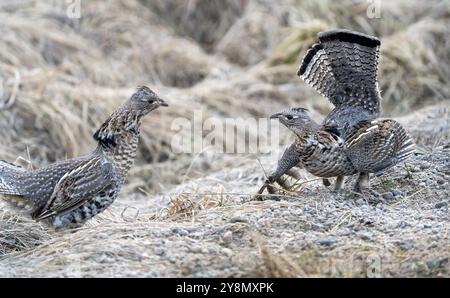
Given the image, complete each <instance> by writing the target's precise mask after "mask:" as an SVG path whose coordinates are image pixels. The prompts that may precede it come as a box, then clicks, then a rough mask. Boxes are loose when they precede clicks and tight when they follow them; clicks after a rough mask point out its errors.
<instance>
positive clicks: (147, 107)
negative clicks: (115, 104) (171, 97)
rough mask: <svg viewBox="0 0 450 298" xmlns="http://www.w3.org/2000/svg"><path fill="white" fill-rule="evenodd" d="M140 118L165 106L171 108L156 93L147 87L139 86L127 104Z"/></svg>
mask: <svg viewBox="0 0 450 298" xmlns="http://www.w3.org/2000/svg"><path fill="white" fill-rule="evenodd" d="M126 104H127V106H128V108H130V109H132V110H133V111H134V112H136V113H137V114H138V115H139V116H145V115H147V114H148V113H150V112H151V111H153V110H155V109H157V108H159V107H161V106H163V107H167V106H169V105H168V104H167V103H166V102H165V101H164V100H162V99H161V98H160V97H159V96H158V95H156V93H155V92H153V91H152V90H151V89H150V88H148V87H146V86H139V87H138V88H137V90H136V92H135V93H134V94H133V95H131V97H130V99H129V100H128V102H127V103H126Z"/></svg>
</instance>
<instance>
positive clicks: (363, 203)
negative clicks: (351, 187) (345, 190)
mask: <svg viewBox="0 0 450 298" xmlns="http://www.w3.org/2000/svg"><path fill="white" fill-rule="evenodd" d="M365 204H366V201H364V200H363V199H358V200H356V205H357V206H362V205H365Z"/></svg>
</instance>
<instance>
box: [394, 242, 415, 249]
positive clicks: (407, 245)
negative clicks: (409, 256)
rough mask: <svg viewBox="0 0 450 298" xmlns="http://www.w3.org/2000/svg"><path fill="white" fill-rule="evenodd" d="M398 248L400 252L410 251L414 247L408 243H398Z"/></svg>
mask: <svg viewBox="0 0 450 298" xmlns="http://www.w3.org/2000/svg"><path fill="white" fill-rule="evenodd" d="M398 247H400V249H401V250H410V249H411V248H413V247H414V245H413V244H412V243H410V242H400V243H399V244H398Z"/></svg>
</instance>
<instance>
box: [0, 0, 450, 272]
mask: <svg viewBox="0 0 450 298" xmlns="http://www.w3.org/2000/svg"><path fill="white" fill-rule="evenodd" d="M368 4H369V3H368V2H367V1H364V0H359V1H353V0H351V1H350V0H349V1H340V2H339V3H337V2H336V1H331V0H330V1H312V0H311V1H310V0H306V1H297V0H283V1H265V0H257V1H246V0H245V1H241V0H230V1H220V0H217V1H216V0H214V1H210V0H189V1H176V0H167V1H166V0H164V1H163V0H142V1H113V2H111V3H110V2H104V1H82V7H81V13H82V18H80V19H70V18H68V17H67V15H66V8H67V7H66V3H65V2H64V1H56V0H54V1H45V2H44V1H37V0H24V1H19V2H11V1H6V0H5V1H1V0H0V18H1V20H2V26H1V27H0V36H1V37H0V79H1V82H3V86H2V87H3V88H2V90H3V91H4V92H3V93H4V94H3V96H2V97H0V138H1V139H2V143H1V144H0V159H5V160H9V161H14V160H16V159H17V158H18V157H21V158H20V159H21V160H23V159H26V160H29V161H31V164H32V166H34V167H38V166H42V165H45V164H48V163H49V162H53V161H55V160H59V159H64V158H67V157H72V156H76V155H80V154H83V153H87V152H89V151H90V150H91V149H93V147H94V146H95V144H94V142H93V140H92V138H91V135H92V133H93V132H94V131H95V129H96V128H97V127H98V125H99V124H100V123H101V122H102V121H103V120H104V119H105V117H106V116H107V115H108V114H109V113H110V112H112V110H113V109H114V107H115V106H118V105H119V104H120V103H121V102H122V101H123V100H124V99H125V98H127V97H128V96H129V95H130V94H131V93H132V92H133V90H134V88H135V87H136V86H137V85H142V84H144V85H149V86H150V87H151V88H153V89H155V90H156V91H157V92H158V94H160V95H161V97H163V98H164V99H166V100H167V101H168V102H169V104H170V108H168V109H160V110H158V111H155V113H153V114H152V115H151V116H149V117H147V118H146V119H145V121H144V124H143V127H142V137H141V144H140V148H139V150H140V151H139V154H138V160H137V161H136V166H135V168H134V169H133V170H132V172H131V175H130V179H129V183H128V184H127V185H126V186H125V187H124V190H123V191H122V194H121V198H120V199H119V200H118V201H117V202H116V203H115V204H114V205H113V206H112V208H111V209H109V210H108V211H107V212H105V213H104V214H101V215H100V216H98V218H96V219H95V220H93V221H92V222H90V223H89V224H88V225H86V226H85V227H83V228H81V229H79V230H77V231H73V232H71V233H60V232H55V231H53V230H51V229H49V228H48V227H45V226H43V225H40V224H37V223H35V222H34V221H31V220H29V219H27V217H24V216H22V215H17V214H16V213H14V212H10V211H8V210H4V209H2V211H0V268H1V269H0V276H37V275H42V276H114V275H123V276H270V277H294V276H305V275H306V276H349V275H356V276H365V275H366V269H367V268H366V267H367V262H364V261H360V260H361V258H363V259H364V260H365V258H366V257H367V255H370V253H371V252H376V253H378V254H379V255H381V256H382V257H383V260H386V261H387V263H388V265H387V268H389V270H392V272H388V273H389V274H388V275H391V276H402V275H406V276H417V275H424V276H428V275H433V276H438V275H439V274H440V275H444V276H445V275H446V274H447V275H448V271H445V270H446V269H445V268H444V269H443V268H440V267H439V268H435V269H433V270H434V271H432V272H431V271H430V270H428V269H426V268H423V266H424V265H423V264H424V261H426V260H427V259H429V258H435V259H442V250H440V249H439V246H438V247H432V248H428V247H426V246H420V247H419V248H418V249H417V250H414V249H413V250H412V251H411V252H405V251H400V250H399V249H398V248H397V247H396V246H395V245H394V244H392V243H390V242H388V241H392V242H394V241H396V240H398V239H397V238H398V237H406V236H403V235H406V234H407V235H410V234H411V235H413V234H414V233H416V231H413V230H408V233H409V234H408V233H406V234H405V233H403V232H402V233H400V234H401V236H391V235H388V232H392V231H397V230H396V229H395V228H390V227H388V228H387V231H385V232H382V231H381V232H380V231H378V232H379V233H378V232H377V233H378V234H376V237H377V238H376V239H375V240H373V241H374V242H373V243H370V241H366V242H368V243H366V242H364V243H363V244H361V241H360V240H359V239H354V238H342V239H344V240H345V243H342V242H341V243H340V244H343V245H342V246H341V247H342V249H337V248H336V249H335V248H330V249H328V248H323V247H318V246H317V244H315V242H314V241H315V240H311V239H316V238H318V237H328V236H329V234H330V233H331V231H332V232H333V233H340V232H342V233H343V231H345V229H350V228H348V225H349V224H354V225H355V226H356V227H357V228H361V227H360V226H359V225H358V222H355V218H357V216H355V215H354V214H353V213H350V214H351V216H350V217H345V216H344V215H346V216H348V214H349V213H348V212H349V211H348V210H346V209H345V208H344V209H345V210H334V209H333V210H334V212H330V214H327V216H328V217H332V222H330V223H329V225H330V227H329V228H327V229H325V228H324V229H323V230H320V228H315V227H313V226H312V223H314V218H306V215H305V213H302V212H301V210H303V208H304V205H305V204H306V203H305V202H307V203H308V204H309V205H310V206H313V207H312V208H315V209H317V210H318V211H317V212H318V213H320V212H321V211H320V207H321V206H322V207H323V208H324V210H328V208H332V207H333V206H330V205H332V204H331V203H330V202H332V203H333V204H336V205H339V204H341V203H342V200H341V199H340V198H339V197H338V198H334V197H333V198H329V196H328V192H323V188H321V187H320V186H319V182H320V181H315V180H312V181H310V182H305V181H303V180H302V181H301V182H299V183H297V184H296V185H295V186H296V188H294V189H292V192H285V193H283V195H284V200H287V201H286V202H287V203H286V202H271V201H266V202H255V201H253V198H254V197H253V196H252V195H253V193H255V191H256V189H257V188H258V186H260V185H261V183H262V181H263V179H264V177H263V170H262V169H261V167H260V166H259V164H258V163H257V161H256V156H254V155H233V154H231V155H223V154H214V153H211V152H209V151H208V150H205V151H204V152H202V153H201V154H175V153H174V151H173V150H172V149H178V148H172V147H171V141H172V137H173V135H174V134H175V133H176V132H175V131H174V130H172V129H171V124H172V120H173V119H175V118H178V117H184V118H187V119H193V111H194V110H201V111H202V113H203V116H204V117H203V120H204V119H206V118H208V117H210V116H219V117H243V118H245V117H267V115H270V114H271V113H272V112H273V111H274V110H281V109H284V108H286V107H287V106H304V107H307V108H310V109H312V110H313V117H314V118H317V119H318V120H320V119H321V118H322V117H323V115H325V114H326V113H328V111H329V110H330V107H331V106H330V104H329V103H327V102H326V100H325V99H323V98H321V97H320V96H319V95H318V94H317V93H316V92H315V91H314V90H312V89H311V88H309V87H307V86H306V85H305V84H304V83H302V82H301V81H300V80H299V79H298V77H297V76H296V75H295V72H296V70H297V68H298V64H299V62H300V59H301V56H302V55H303V54H304V52H305V51H306V50H307V48H308V47H309V46H310V45H311V44H312V43H313V42H314V41H315V34H316V33H317V32H319V31H321V30H327V29H332V28H336V27H343V28H349V29H353V30H359V31H362V32H366V33H369V34H376V35H377V36H379V37H380V38H381V40H382V47H381V52H382V58H381V61H380V86H381V89H382V92H383V93H382V94H383V96H384V109H385V111H386V112H387V114H392V115H400V114H407V113H410V112H411V113H412V114H411V116H409V117H406V118H403V119H402V121H404V122H403V123H405V125H406V126H407V127H408V128H411V127H414V126H416V129H415V130H414V136H415V138H416V141H417V142H418V143H419V144H420V146H421V148H422V149H421V150H423V152H426V153H427V154H432V153H433V154H434V153H435V152H437V151H439V150H442V147H443V146H448V138H449V124H448V121H447V122H445V121H440V122H439V121H438V122H437V121H435V119H436V118H439V119H446V118H447V119H448V111H449V110H450V108H449V106H448V102H449V101H448V100H449V98H450V90H449V86H450V82H449V78H450V56H449V53H450V42H449V40H448V36H449V33H450V32H449V26H448V23H449V19H450V12H449V7H448V4H447V3H446V2H445V1H438V0H435V1H418V0H417V1H416V0H415V1H406V0H401V1H387V0H386V1H381V14H382V18H380V19H377V18H375V19H368V18H367V16H366V9H367V5H368ZM435 102H442V103H441V105H439V106H433V107H431V108H427V109H425V110H420V111H418V112H413V111H414V110H416V109H418V108H420V107H422V106H424V105H427V104H429V103H435ZM417 119H421V120H420V121H418V120H417ZM193 121H194V120H193ZM196 121H197V123H196V124H201V123H199V121H202V119H196ZM411 129H412V128H411ZM186 133H187V132H186ZM251 133H254V132H251ZM284 136H285V137H286V138H285V140H286V141H289V138H290V136H289V135H287V134H285V135H284ZM258 157H259V156H258ZM264 160H265V161H264ZM264 160H263V166H264V168H265V169H266V171H270V169H272V168H273V166H274V163H275V162H276V157H274V156H272V157H268V156H266V157H265V159H264ZM411 175H412V176H413V177H416V176H417V175H418V174H417V172H412V174H411ZM415 175H416V176H415ZM430 175H431V174H430ZM306 178H308V179H311V177H306ZM444 179H445V177H444ZM393 181H395V183H397V184H399V183H402V181H403V180H401V179H394V180H393ZM408 181H409V180H408V179H406V182H405V187H407V188H408V192H407V196H411V197H408V198H409V199H408V200H407V201H401V202H398V205H396V206H395V207H399V206H403V205H405V204H410V205H408V208H410V209H408V210H410V212H418V213H426V214H428V215H427V216H429V217H432V216H433V213H432V212H431V211H430V208H431V207H429V205H426V204H431V203H428V201H426V200H425V199H427V200H430V202H432V203H435V202H437V201H439V200H446V199H445V198H440V197H438V196H437V195H436V193H441V191H442V189H439V190H436V193H431V192H426V191H424V193H417V191H418V190H419V189H416V188H411V189H409V187H410V185H409V184H408V183H407V182H408ZM290 182H293V181H290ZM294 182H295V181H294ZM375 185H376V186H377V187H380V189H381V188H382V187H383V185H382V182H379V181H378V184H375ZM442 187H448V184H444V186H442ZM388 188H389V187H388ZM383 190H384V189H383ZM427 191H428V190H427ZM293 196H295V198H293ZM327 200H329V201H327ZM424 200H425V201H424ZM410 201H411V202H412V203H409V202H410ZM371 204H373V203H371ZM423 204H425V205H426V206H424V205H423ZM355 208H356V207H355ZM358 208H359V207H358ZM427 208H428V209H427ZM393 209H394V207H393ZM280 210H289V212H293V213H292V214H294V215H292V216H291V215H289V216H288V217H286V218H285V215H284V214H281V213H279V212H281V211H280ZM368 210H369V211H367V210H366V211H364V212H368V213H365V214H364V216H367V217H373V216H375V215H374V214H376V216H379V217H380V216H381V217H382V215H380V214H379V213H377V212H378V211H377V210H376V208H375V207H374V206H372V205H370V207H369V209H368ZM391 211H392V210H391ZM277 212H278V213H277ZM296 212H297V213H296ZM355 212H363V211H361V210H359V209H358V210H357V211H355ZM392 212H394V211H392ZM435 213H437V211H436V212H435ZM405 214H406V213H400V215H398V214H397V213H395V212H394V213H393V215H392V216H393V217H394V218H395V216H406V215H405ZM319 215H320V214H319ZM385 215H386V214H385ZM358 216H361V217H364V216H363V215H358ZM386 216H387V217H389V216H391V214H390V213H389V214H388V215H386ZM231 218H238V220H236V221H234V220H231ZM342 219H345V220H342ZM317 220H318V221H319V222H318V223H317V224H318V225H319V224H324V225H325V224H327V223H328V222H329V221H330V219H329V218H327V217H325V218H323V219H320V220H319V219H317ZM434 220H435V221H433V222H435V223H436V224H439V225H440V226H439V227H438V229H441V230H445V228H446V226H445V224H448V223H445V222H444V221H442V220H441V219H440V218H437V219H434ZM384 225H385V223H383V227H384ZM177 227H181V228H183V229H185V230H186V231H187V232H188V236H180V235H178V234H177V233H174V232H173V229H175V228H177ZM332 227H335V229H333V228H332ZM447 227H448V226H447ZM317 229H318V230H317ZM361 229H362V228H361ZM227 231H230V232H231V233H232V235H233V237H232V239H233V240H232V241H230V242H226V241H225V240H224V237H223V236H224V233H226V232H227ZM402 231H403V230H402ZM383 233H384V234H383ZM417 233H419V235H421V236H422V237H423V239H422V240H421V242H420V243H421V244H420V245H422V244H423V243H424V242H427V241H428V240H430V241H434V240H433V239H434V238H433V236H429V235H428V234H426V233H425V232H423V233H422V230H419V232H417ZM227 235H229V234H227ZM383 237H384V238H383ZM396 237H397V238H396ZM225 238H226V237H225ZM402 239H403V238H402ZM442 239H443V240H442ZM442 239H441V240H439V241H441V242H437V243H438V244H439V245H441V244H442V243H443V241H445V240H446V239H444V238H442ZM99 243H102V246H101V247H100V248H99V245H98V244H99ZM374 243H375V244H374ZM380 243H386V245H385V246H382V245H381V244H380ZM371 245H376V247H372V246H371ZM423 245H425V244H423ZM441 246H442V245H441ZM355 247H356V248H355ZM420 249H422V250H423V251H425V252H426V253H422V252H419V250H420ZM355 250H356V251H357V252H358V253H359V254H360V255H358V256H357V258H356V259H357V260H358V261H356V264H355V268H356V269H355V270H356V271H355V272H352V273H351V274H350V273H346V271H345V270H346V269H345V266H346V263H348V262H349V260H351V258H353V257H354V254H353V252H354V251H355ZM361 256H362V257H361ZM322 261H324V262H325V265H323V264H321V262H322ZM330 262H331V263H332V262H337V263H336V264H337V265H336V266H335V268H337V271H335V272H329V271H327V270H328V269H324V268H328V267H330V266H329V263H330ZM399 262H403V263H401V264H406V265H404V266H405V267H402V266H401V265H398V264H399ZM416 263H418V264H421V265H420V266H422V267H420V266H419V267H420V268H419V269H420V270H419V269H417V268H415V269H414V268H413V269H411V268H412V267H414V266H413V265H415V264H416ZM224 264H225V265H224ZM407 265H411V266H410V267H411V268H409V267H407ZM224 266H225V267H224ZM444 267H445V265H444ZM427 270H428V271H427Z"/></svg>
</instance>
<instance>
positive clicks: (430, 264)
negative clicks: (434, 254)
mask: <svg viewBox="0 0 450 298" xmlns="http://www.w3.org/2000/svg"><path fill="white" fill-rule="evenodd" d="M426 264H427V267H428V269H430V270H431V269H437V268H439V267H441V260H437V259H433V260H429V261H427V262H426Z"/></svg>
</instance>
